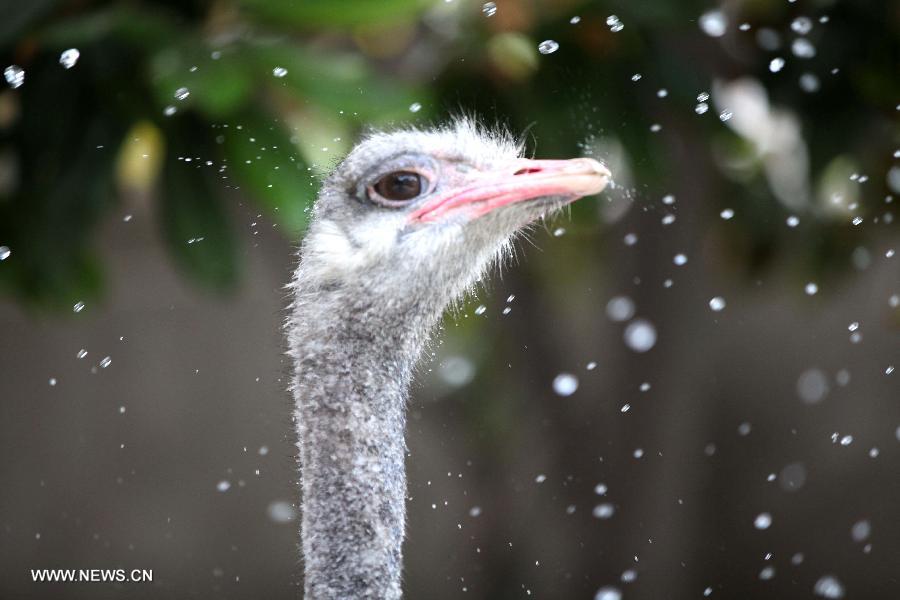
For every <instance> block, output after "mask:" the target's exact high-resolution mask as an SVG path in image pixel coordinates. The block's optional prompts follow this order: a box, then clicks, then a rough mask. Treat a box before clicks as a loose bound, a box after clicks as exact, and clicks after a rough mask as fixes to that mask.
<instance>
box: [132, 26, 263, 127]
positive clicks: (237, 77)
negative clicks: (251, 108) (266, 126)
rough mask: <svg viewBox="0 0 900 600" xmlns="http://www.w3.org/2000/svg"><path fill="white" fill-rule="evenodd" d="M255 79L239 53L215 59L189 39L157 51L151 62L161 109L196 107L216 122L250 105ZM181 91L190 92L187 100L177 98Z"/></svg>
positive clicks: (151, 72) (151, 77)
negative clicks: (179, 90)
mask: <svg viewBox="0 0 900 600" xmlns="http://www.w3.org/2000/svg"><path fill="white" fill-rule="evenodd" d="M257 77H258V75H257ZM254 78H255V77H254V74H253V73H252V72H251V70H250V68H249V66H248V64H247V62H246V61H245V60H244V59H243V58H242V57H241V56H240V55H239V54H232V53H227V52H226V53H224V55H222V56H221V57H220V58H218V59H214V58H212V55H211V51H210V49H209V48H208V47H207V46H206V45H205V44H203V43H201V42H198V41H194V40H192V39H190V38H188V37H186V38H184V39H183V40H180V41H179V42H178V43H176V44H172V45H170V46H167V47H165V48H163V49H161V50H159V51H157V52H156V53H155V54H154V55H153V56H152V58H151V60H150V81H151V82H152V85H153V89H154V94H155V96H156V101H157V103H158V105H159V106H160V109H162V107H164V106H169V105H171V106H175V107H176V108H177V109H179V110H184V109H186V108H189V107H193V108H196V109H197V110H199V111H200V112H202V113H203V114H204V115H206V116H207V117H209V118H210V119H213V120H215V119H224V118H228V117H230V116H231V115H232V113H234V112H235V111H238V110H240V109H241V108H242V107H243V106H244V105H245V104H246V103H247V102H248V100H249V98H250V95H251V93H252V92H253V90H254V87H255V84H254ZM179 88H186V89H187V90H188V91H189V95H188V96H187V97H186V98H185V99H184V100H177V99H176V98H175V92H176V90H178V89H179Z"/></svg>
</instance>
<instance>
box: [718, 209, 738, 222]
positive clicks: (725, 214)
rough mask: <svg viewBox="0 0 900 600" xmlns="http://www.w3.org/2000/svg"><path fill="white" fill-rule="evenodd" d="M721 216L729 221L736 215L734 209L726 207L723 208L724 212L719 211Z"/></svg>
mask: <svg viewBox="0 0 900 600" xmlns="http://www.w3.org/2000/svg"><path fill="white" fill-rule="evenodd" d="M719 216H720V217H722V218H723V219H725V220H726V221H727V220H729V219H730V218H731V217H733V216H734V211H733V210H731V209H730V208H726V209H725V210H723V211H722V212H720V213H719Z"/></svg>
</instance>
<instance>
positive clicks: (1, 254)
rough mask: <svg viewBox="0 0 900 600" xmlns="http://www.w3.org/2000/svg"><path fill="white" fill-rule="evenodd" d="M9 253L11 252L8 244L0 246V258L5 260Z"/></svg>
mask: <svg viewBox="0 0 900 600" xmlns="http://www.w3.org/2000/svg"><path fill="white" fill-rule="evenodd" d="M10 254H12V250H10V249H9V247H8V246H0V260H6V259H7V258H9V255H10Z"/></svg>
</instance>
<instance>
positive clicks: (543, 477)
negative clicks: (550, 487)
mask: <svg viewBox="0 0 900 600" xmlns="http://www.w3.org/2000/svg"><path fill="white" fill-rule="evenodd" d="M545 481H547V476H546V475H544V474H543V473H541V474H539V475H538V476H537V477H535V478H534V482H535V483H544V482H545Z"/></svg>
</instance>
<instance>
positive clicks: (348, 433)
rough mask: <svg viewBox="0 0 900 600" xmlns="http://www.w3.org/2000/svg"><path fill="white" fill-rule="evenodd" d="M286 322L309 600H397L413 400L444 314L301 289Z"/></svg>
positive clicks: (370, 297)
mask: <svg viewBox="0 0 900 600" xmlns="http://www.w3.org/2000/svg"><path fill="white" fill-rule="evenodd" d="M297 288H298V294H297V296H296V298H295V303H294V307H293V314H292V316H291V320H290V323H289V335H290V346H291V349H290V352H291V355H292V357H293V359H294V361H295V374H294V397H295V401H296V417H297V418H296V422H297V427H298V432H299V449H300V468H301V479H302V489H303V519H302V547H303V555H304V561H305V597H306V599H307V600H319V599H326V598H329V599H330V598H384V599H394V598H400V597H401V585H400V580H401V571H402V553H401V550H402V543H403V536H404V528H405V521H406V507H405V499H406V471H405V464H404V457H405V450H406V445H405V440H404V432H405V425H406V401H407V396H408V388H409V383H410V379H411V377H412V372H413V368H414V366H415V363H416V361H417V359H418V357H419V355H420V354H421V351H422V348H423V346H424V344H425V342H426V340H427V337H428V333H429V331H430V329H431V328H432V326H433V324H434V322H435V321H436V320H437V318H438V317H439V316H440V312H441V310H442V309H443V307H435V309H434V310H432V311H430V314H425V315H423V314H421V313H422V312H423V311H422V310H419V308H420V307H419V306H417V305H414V304H411V303H410V302H408V301H402V300H397V299H393V298H383V297H379V295H378V294H373V293H371V292H370V290H361V289H346V288H337V289H316V290H314V291H308V290H304V289H303V285H302V267H301V273H300V274H298V283H297Z"/></svg>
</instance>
